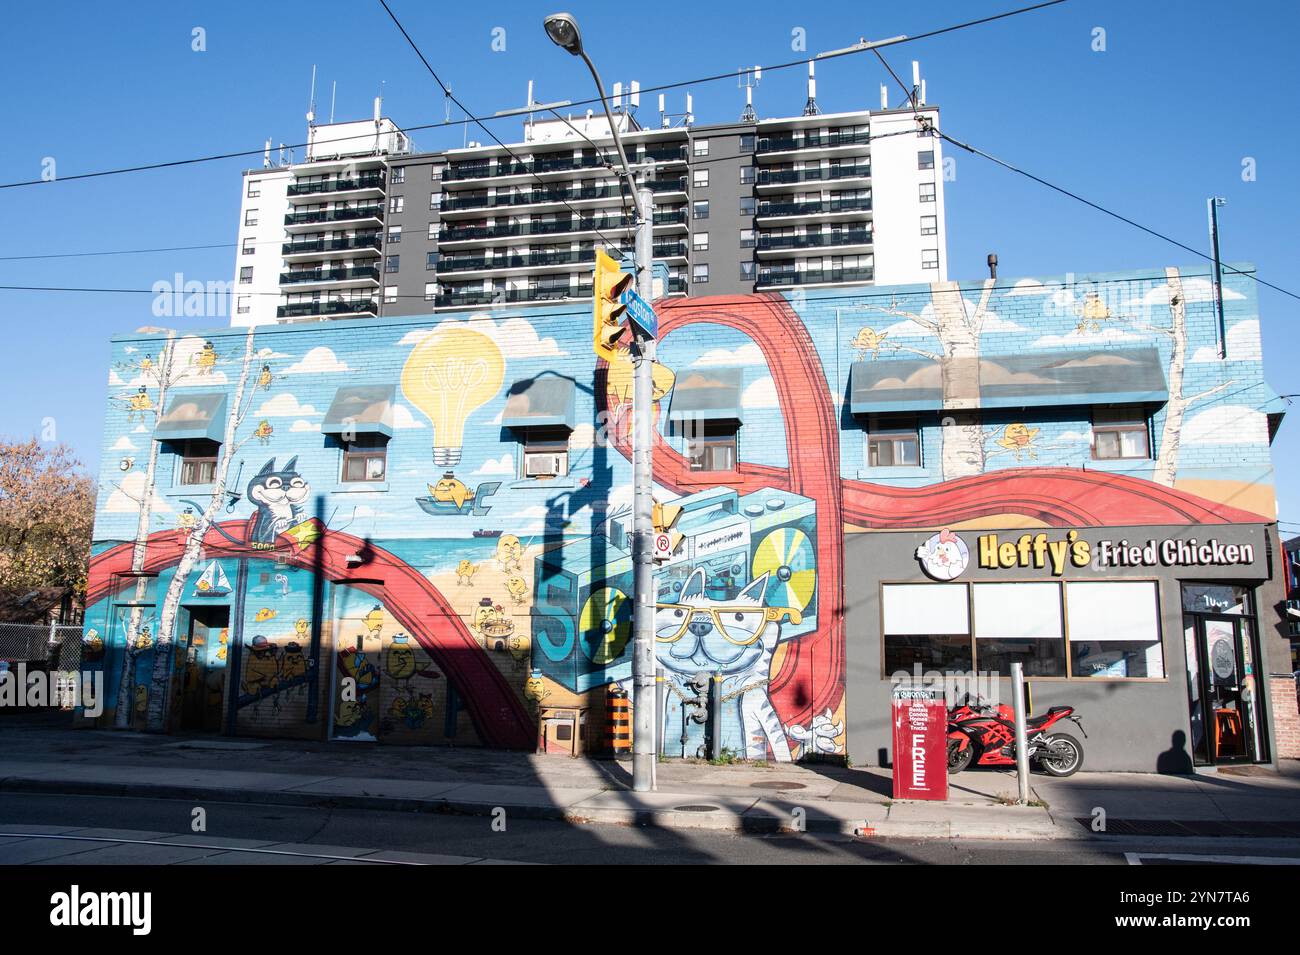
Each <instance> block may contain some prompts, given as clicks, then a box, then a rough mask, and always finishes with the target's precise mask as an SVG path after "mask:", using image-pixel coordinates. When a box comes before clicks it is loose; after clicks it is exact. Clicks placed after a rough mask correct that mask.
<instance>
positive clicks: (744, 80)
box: [736, 66, 763, 123]
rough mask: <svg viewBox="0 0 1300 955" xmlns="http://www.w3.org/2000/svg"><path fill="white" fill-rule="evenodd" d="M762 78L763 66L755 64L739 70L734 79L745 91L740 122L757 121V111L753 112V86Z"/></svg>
mask: <svg viewBox="0 0 1300 955" xmlns="http://www.w3.org/2000/svg"><path fill="white" fill-rule="evenodd" d="M762 79H763V68H762V67H761V66H756V67H754V68H753V69H749V70H747V69H744V68H743V67H742V68H741V70H740V76H739V77H737V79H736V85H737V86H739V87H741V88H743V89H744V91H745V111H744V112H743V113H741V114H740V121H741V122H742V123H756V122H758V113H756V112H754V87H756V86H757V85H758V84H759V82H760V81H761V80H762Z"/></svg>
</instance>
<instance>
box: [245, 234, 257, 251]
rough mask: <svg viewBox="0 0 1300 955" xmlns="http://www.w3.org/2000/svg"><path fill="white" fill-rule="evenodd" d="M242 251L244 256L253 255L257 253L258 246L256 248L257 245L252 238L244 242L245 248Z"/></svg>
mask: <svg viewBox="0 0 1300 955" xmlns="http://www.w3.org/2000/svg"><path fill="white" fill-rule="evenodd" d="M242 251H243V253H244V255H252V254H253V253H254V252H256V251H257V248H256V246H255V244H254V242H253V240H252V238H247V239H245V240H244V248H243V250H242Z"/></svg>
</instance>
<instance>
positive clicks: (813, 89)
mask: <svg viewBox="0 0 1300 955" xmlns="http://www.w3.org/2000/svg"><path fill="white" fill-rule="evenodd" d="M816 67H817V64H816V63H814V62H813V61H812V60H809V61H808V102H806V103H804V104H803V114H804V115H805V116H817V115H819V114H820V113H821V110H820V109H819V108H818V107H817V72H816Z"/></svg>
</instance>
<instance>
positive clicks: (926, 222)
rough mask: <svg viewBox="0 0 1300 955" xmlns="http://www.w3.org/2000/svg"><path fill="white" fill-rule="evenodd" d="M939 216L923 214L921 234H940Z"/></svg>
mask: <svg viewBox="0 0 1300 955" xmlns="http://www.w3.org/2000/svg"><path fill="white" fill-rule="evenodd" d="M938 234H939V217H938V216H921V235H938Z"/></svg>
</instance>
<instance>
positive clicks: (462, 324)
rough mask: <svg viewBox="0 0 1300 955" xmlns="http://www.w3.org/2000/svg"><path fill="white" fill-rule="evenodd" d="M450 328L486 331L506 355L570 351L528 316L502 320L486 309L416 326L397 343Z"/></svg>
mask: <svg viewBox="0 0 1300 955" xmlns="http://www.w3.org/2000/svg"><path fill="white" fill-rule="evenodd" d="M447 328H464V329H468V330H469V331H474V332H480V333H481V334H484V335H486V336H487V337H488V338H490V339H492V340H493V341H494V342H496V345H497V347H498V348H500V349H501V354H502V355H504V356H505V357H506V358H562V357H564V356H566V355H568V354H569V353H568V352H566V351H564V350H563V349H562V348H560V345H559V343H558V342H557V341H556V340H555V339H554V338H543V337H541V336H540V335H538V334H537V329H535V328H534V327H533V325H532V323H531V322H529V321H528V319H526V318H521V317H519V316H518V315H516V316H513V317H510V318H502V319H500V320H499V321H498V320H496V319H493V318H492V317H491V316H490V315H488V314H487V313H486V312H480V313H476V314H474V315H471V316H470V317H469V318H468V319H466V320H464V321H449V322H443V323H442V324H440V325H439V326H438V327H437V328H415V329H412V330H411V331H409V332H407V333H406V334H405V335H403V336H402V337H401V339H400V340H399V341H398V343H397V344H398V345H418V344H419V343H420V342H422V341H424V340H425V339H426V338H428V337H429V336H430V335H432V334H433V333H434V332H436V331H440V330H442V329H447Z"/></svg>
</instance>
